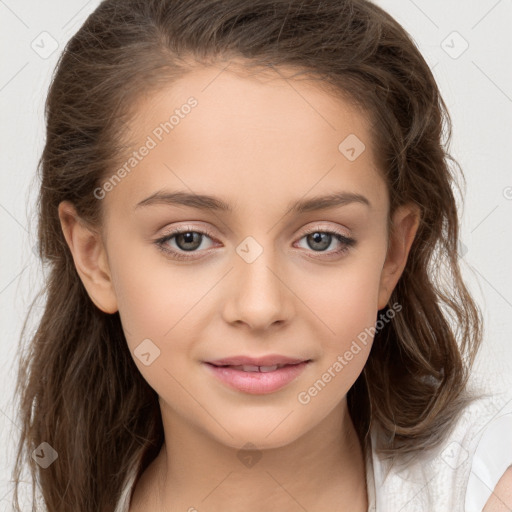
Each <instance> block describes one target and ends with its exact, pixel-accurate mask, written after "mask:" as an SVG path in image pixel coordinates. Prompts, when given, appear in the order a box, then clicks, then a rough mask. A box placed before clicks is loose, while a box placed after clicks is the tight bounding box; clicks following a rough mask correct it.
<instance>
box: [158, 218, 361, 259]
mask: <svg viewBox="0 0 512 512" xmlns="http://www.w3.org/2000/svg"><path fill="white" fill-rule="evenodd" d="M205 237H206V238H209V239H210V240H212V239H214V238H213V235H212V234H211V233H210V232H209V231H207V230H200V229H197V228H192V227H190V226H185V227H183V228H177V229H174V230H172V231H171V232H170V233H169V234H167V235H165V236H164V237H162V238H159V239H158V240H156V241H155V244H156V245H157V247H158V248H159V249H160V250H161V251H162V252H164V253H166V254H168V255H170V256H171V257H172V258H174V259H177V260H190V259H198V258H201V257H202V256H197V255H195V254H194V253H197V252H199V249H202V250H205V249H207V248H208V247H204V246H203V241H204V240H205ZM302 239H306V243H307V245H308V246H309V247H306V248H309V249H311V250H312V251H313V252H315V253H326V254H325V255H326V256H327V257H336V256H340V255H342V254H344V253H345V252H347V251H348V250H349V248H350V247H352V246H354V245H355V243H356V241H355V240H354V239H353V238H349V237H347V236H346V235H344V234H343V233H341V232H338V231H335V230H325V229H321V228H313V229H310V230H309V231H307V232H306V233H305V234H304V235H303V236H302V237H301V238H300V240H302ZM171 241H172V242H174V243H175V245H176V246H175V247H173V246H172V245H171V244H170V243H169V242H171ZM333 242H337V243H338V245H339V246H340V247H339V248H338V249H336V250H331V251H327V249H328V248H329V247H330V246H331V245H332V243H333ZM187 253H189V254H187ZM322 256H324V254H322ZM314 257H316V256H314Z"/></svg>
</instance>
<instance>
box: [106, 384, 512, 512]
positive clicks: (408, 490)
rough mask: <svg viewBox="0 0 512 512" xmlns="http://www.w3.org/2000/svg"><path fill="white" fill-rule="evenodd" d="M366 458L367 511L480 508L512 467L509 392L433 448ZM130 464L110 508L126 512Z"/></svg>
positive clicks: (476, 511)
mask: <svg viewBox="0 0 512 512" xmlns="http://www.w3.org/2000/svg"><path fill="white" fill-rule="evenodd" d="M375 436H376V433H375V432H373V433H372V435H371V439H372V442H370V447H371V448H370V450H369V451H368V453H367V456H366V477H367V487H368V502H369V507H368V512H397V511H400V512H432V511H435V512H482V509H483V507H484V506H485V503H486V502H487V500H488V499H489V497H490V496H491V493H492V490H494V488H495V487H496V484H497V483H498V481H499V479H500V478H501V476H502V475H503V473H504V472H505V471H506V469H507V468H508V467H509V466H511V465H512V390H511V391H507V392H505V393H502V394H494V395H492V396H487V397H486V398H481V399H478V400H476V401H474V402H473V403H472V404H470V405H469V406H468V407H467V408H466V409H465V410H464V412H463V414H462V415H461V417H460V418H459V420H458V421H457V423H456V426H455V428H454V429H453V430H452V432H451V433H450V434H449V435H448V436H447V437H446V439H445V440H444V441H443V443H442V445H441V446H440V447H439V448H437V449H436V450H428V451H425V452H423V453H420V454H419V455H415V457H414V459H413V461H412V463H409V464H408V465H407V466H405V467H404V466H402V467H401V468H399V467H392V468H391V469H389V468H388V467H387V464H386V463H385V462H384V461H383V460H381V459H380V458H379V456H378V455H377V454H376V453H375V451H374V450H373V445H374V443H375ZM135 476H136V468H134V470H133V471H132V472H130V474H129V475H128V476H127V478H126V483H125V486H124V488H123V492H122V495H121V498H120V499H119V502H118V504H117V507H116V510H115V512H128V509H129V503H130V499H131V492H132V488H133V484H134V480H135Z"/></svg>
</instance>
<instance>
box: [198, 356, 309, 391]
mask: <svg viewBox="0 0 512 512" xmlns="http://www.w3.org/2000/svg"><path fill="white" fill-rule="evenodd" d="M229 360H230V361H235V362H236V363H238V362H239V361H241V360H243V361H249V362H244V363H241V364H242V365H243V366H275V364H261V361H264V362H265V363H267V362H268V361H270V362H275V361H277V360H278V359H276V358H275V357H274V358H273V359H271V360H270V359H268V358H267V359H265V358H259V359H256V358H243V359H241V358H232V359H229ZM282 360H283V359H281V361H282ZM288 360H289V361H290V360H291V359H290V358H288ZM219 361H220V360H219ZM255 361H257V362H259V363H260V364H253V363H254V362H255ZM293 361H294V362H293V363H286V362H285V363H276V364H284V366H282V367H280V368H277V369H275V370H271V371H263V372H262V371H244V370H241V369H236V368H233V367H231V366H215V365H214V364H212V363H210V362H205V363H203V364H204V366H205V367H206V368H207V370H208V371H210V372H211V373H212V374H213V376H214V377H216V378H217V379H218V380H219V381H221V382H222V383H223V384H225V385H226V386H228V387H230V388H232V389H236V390H237V391H241V392H243V393H249V394H252V395H265V394H269V393H274V392H276V391H278V390H280V389H282V388H284V387H285V386H286V385H287V384H289V383H291V382H292V381H294V380H295V379H296V378H298V377H299V375H300V374H301V373H302V372H303V371H304V370H305V369H306V367H307V366H308V364H309V363H310V362H311V360H300V359H299V360H297V359H295V360H293ZM217 362H218V361H217ZM234 366H239V364H237V365H234ZM260 370H261V369H260Z"/></svg>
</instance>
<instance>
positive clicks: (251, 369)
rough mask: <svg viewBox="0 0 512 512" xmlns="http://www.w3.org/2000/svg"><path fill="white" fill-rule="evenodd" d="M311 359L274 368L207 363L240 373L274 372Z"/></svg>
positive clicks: (277, 365) (273, 366)
mask: <svg viewBox="0 0 512 512" xmlns="http://www.w3.org/2000/svg"><path fill="white" fill-rule="evenodd" d="M310 361H311V359H308V360H307V361H301V362H300V363H287V364H275V365H272V366H258V365H250V364H240V365H231V364H213V363H206V364H209V365H212V366H215V367H216V368H231V369H233V370H238V371H240V372H263V373H266V372H274V371H276V370H279V369H280V368H284V367H285V366H296V365H298V364H302V363H309V362H310Z"/></svg>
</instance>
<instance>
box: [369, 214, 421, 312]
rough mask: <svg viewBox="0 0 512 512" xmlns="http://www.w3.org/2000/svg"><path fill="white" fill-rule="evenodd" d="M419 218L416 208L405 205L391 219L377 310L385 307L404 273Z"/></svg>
mask: <svg viewBox="0 0 512 512" xmlns="http://www.w3.org/2000/svg"><path fill="white" fill-rule="evenodd" d="M420 217H421V215H420V209H419V208H418V206H417V205H414V204H407V205H403V206H400V207H398V208H397V209H396V211H395V213H394V215H393V218H392V219H391V233H390V235H389V243H388V251H387V254H386V260H385V262H384V265H383V267H382V272H381V279H380V286H379V300H378V309H379V310H380V309H383V308H384V307H386V305H387V303H388V302H389V299H390V297H391V293H392V292H393V290H394V289H395V286H396V284H397V283H398V280H399V279H400V276H401V275H402V272H403V271H404V268H405V264H406V263H407V257H408V255H409V250H410V249H411V245H412V242H413V240H414V237H415V236H416V232H417V230H418V227H419V223H420Z"/></svg>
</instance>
